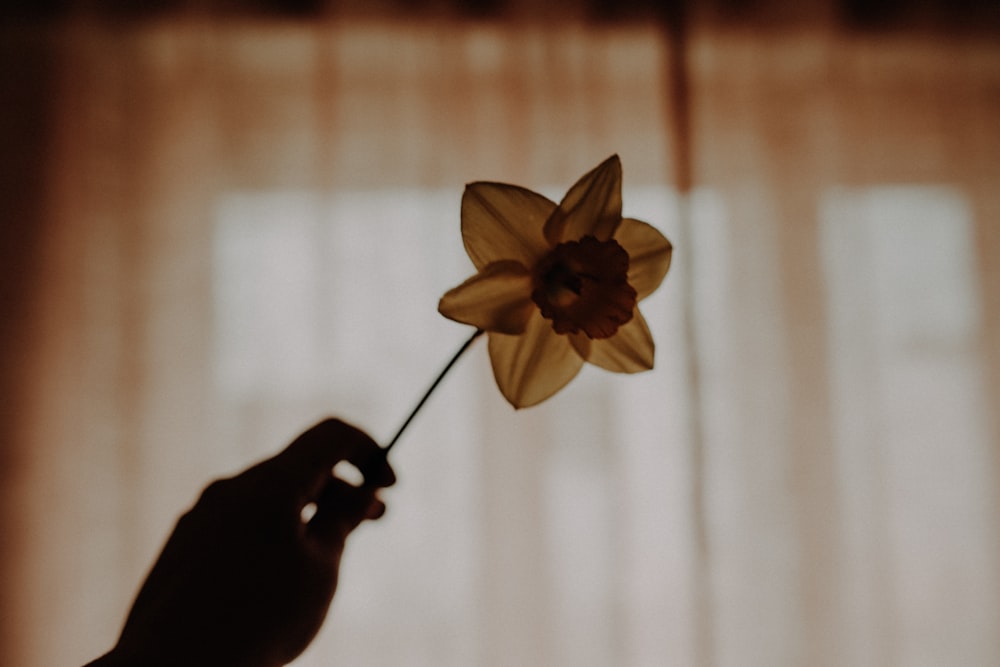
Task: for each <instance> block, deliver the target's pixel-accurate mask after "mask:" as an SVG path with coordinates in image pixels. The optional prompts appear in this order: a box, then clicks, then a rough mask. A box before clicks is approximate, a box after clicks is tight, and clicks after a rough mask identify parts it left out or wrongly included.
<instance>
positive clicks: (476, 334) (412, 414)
mask: <svg viewBox="0 0 1000 667" xmlns="http://www.w3.org/2000/svg"><path fill="white" fill-rule="evenodd" d="M484 333H485V332H484V331H483V330H482V329H476V331H475V332H474V333H473V334H472V336H470V337H469V340H467V341H465V343H463V344H462V347H460V348H458V352H456V353H455V356H453V357H452V358H451V360H450V361H449V362H448V363H447V364H445V366H444V369H442V371H441V373H439V374H438V376H437V378H436V379H435V380H434V382H432V383H431V386H430V387H428V389H427V391H426V392H425V393H424V395H423V398H421V399H420V401H419V402H418V403H417V407H415V408H413V411H412V412H410V416H409V417H407V418H406V421H404V422H403V425H402V426H400V427H399V430H398V431H396V435H394V436H393V437H392V440H390V441H389V444H388V445H386V446H385V448H384V449H383V450H382V451H384V452H385V453H386V454H388V453H389V450H390V449H392V447H393V445H395V444H396V441H397V440H399V436H401V435H403V431H405V430H406V427H407V426H409V425H410V422H411V421H413V418H414V417H416V416H417V413H418V412H420V408H422V407H424V403H426V402H427V399H428V398H430V397H431V394H432V393H434V390H435V389H437V386H438V385H439V384H441V380H443V379H444V376H445V375H447V374H448V371H450V370H451V367H452V366H454V365H455V362H456V361H458V358H459V357H461V356H462V354H464V353H465V351H466V350H468V349H469V346H470V345H472V341H474V340H476V339H477V338H479V337H480V336H481V335H483V334H484Z"/></svg>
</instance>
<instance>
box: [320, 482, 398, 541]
mask: <svg viewBox="0 0 1000 667" xmlns="http://www.w3.org/2000/svg"><path fill="white" fill-rule="evenodd" d="M384 513H385V503H383V502H382V501H381V500H379V499H378V498H377V497H376V490H375V489H374V488H372V487H356V486H352V485H351V484H349V483H348V482H345V481H343V480H341V479H337V478H333V479H331V480H330V481H329V483H328V484H327V485H326V486H325V487H324V488H323V491H322V493H321V494H320V496H319V498H318V499H317V501H316V514H315V515H313V517H312V519H310V521H309V524H308V526H307V532H308V533H309V534H310V535H312V536H313V537H315V538H317V539H319V540H321V541H323V542H327V543H336V544H340V543H342V542H343V540H344V539H345V538H346V537H347V535H348V534H349V533H350V532H351V531H352V530H354V529H355V528H357V527H358V525H359V524H360V523H361V522H362V521H364V520H366V519H377V518H379V517H381V516H382V515H383V514H384Z"/></svg>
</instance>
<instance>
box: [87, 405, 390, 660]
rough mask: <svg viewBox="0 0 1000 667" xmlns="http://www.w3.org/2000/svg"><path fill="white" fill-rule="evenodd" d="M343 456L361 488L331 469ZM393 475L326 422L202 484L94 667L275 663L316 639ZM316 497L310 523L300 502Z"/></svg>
mask: <svg viewBox="0 0 1000 667" xmlns="http://www.w3.org/2000/svg"><path fill="white" fill-rule="evenodd" d="M342 460H346V461H348V462H350V463H351V464H353V465H354V466H355V467H357V468H358V470H360V471H361V473H362V474H363V475H364V483H363V484H362V485H361V486H358V487H355V486H352V485H351V484H349V483H348V482H346V481H344V480H341V479H339V478H337V477H335V476H334V475H333V472H332V469H333V467H334V465H336V464H337V463H338V462H340V461H342ZM393 482H395V476H394V474H393V472H392V469H391V468H390V467H389V464H388V463H387V462H386V459H385V455H384V453H383V452H382V451H381V450H380V449H379V448H378V446H377V445H376V444H375V442H374V441H372V440H371V438H369V437H368V436H366V435H365V434H364V433H362V432H361V431H359V430H357V429H355V428H353V427H351V426H348V425H347V424H345V423H343V422H341V421H337V420H329V421H325V422H322V423H321V424H319V425H317V426H315V427H313V428H312V429H310V430H309V431H307V432H306V433H304V434H302V435H301V436H300V437H299V438H298V439H297V440H295V442H293V443H292V444H291V445H289V447H288V448H287V449H286V450H285V451H283V452H281V453H280V454H278V455H277V456H275V457H274V458H271V459H268V460H266V461H263V462H262V463H259V464H257V465H255V466H253V467H252V468H250V469H248V470H246V471H245V472H243V473H241V474H239V475H237V476H236V477H232V478H230V479H224V480H219V481H217V482H214V483H212V484H211V485H210V486H209V487H208V488H207V489H205V491H204V493H203V494H202V496H201V498H200V499H199V500H198V503H197V504H196V505H195V506H194V507H193V508H192V509H191V510H190V511H189V512H188V513H187V514H185V515H184V516H183V517H181V519H180V521H179V522H178V523H177V526H176V528H175V529H174V532H173V534H172V535H171V537H170V540H169V541H168V542H167V544H166V546H165V547H164V548H163V552H162V553H161V554H160V557H159V559H158V560H157V562H156V565H155V566H154V567H153V569H152V571H151V572H150V573H149V577H148V578H147V579H146V582H145V584H144V585H143V587H142V589H141V590H140V592H139V595H138V597H137V598H136V600H135V603H134V605H133V607H132V610H131V612H130V613H129V616H128V620H127V621H126V624H125V628H124V630H123V631H122V635H121V638H120V639H119V641H118V645H117V646H116V647H115V649H114V650H113V651H112V652H111V653H109V654H108V655H106V656H105V657H104V658H101V659H99V660H97V661H96V662H93V663H91V667H98V666H100V667H116V666H118V665H128V666H129V667H132V666H135V667H139V666H140V665H141V666H142V667H158V666H160V665H163V666H167V665H170V666H171V667H202V666H204V667H237V666H238V667H274V666H276V665H284V664H287V663H288V662H291V661H292V660H294V659H295V658H296V657H297V656H298V655H299V654H300V653H302V651H303V650H305V648H306V647H307V646H308V645H309V642H311V641H312V639H313V638H314V637H315V636H316V633H317V632H318V631H319V628H320V626H321V625H322V623H323V619H324V618H325V616H326V613H327V609H328V608H329V606H330V602H331V601H332V599H333V593H334V590H335V589H336V587H337V573H338V568H339V565H340V557H341V553H342V551H343V548H344V541H345V539H346V538H347V535H348V534H349V533H350V532H351V531H352V530H353V529H354V528H355V527H356V526H357V525H358V524H360V523H361V522H362V521H364V520H365V519H376V518H378V517H380V516H381V515H382V514H383V512H384V511H385V505H384V504H383V503H382V502H381V501H380V500H379V499H378V498H377V497H376V492H377V490H378V489H379V488H380V487H384V486H389V485H391V484H393ZM310 503H315V506H316V512H315V514H314V515H313V516H312V518H311V519H310V520H309V521H308V522H305V521H304V520H303V518H302V516H303V514H302V510H303V508H304V507H306V506H307V505H309V504H310Z"/></svg>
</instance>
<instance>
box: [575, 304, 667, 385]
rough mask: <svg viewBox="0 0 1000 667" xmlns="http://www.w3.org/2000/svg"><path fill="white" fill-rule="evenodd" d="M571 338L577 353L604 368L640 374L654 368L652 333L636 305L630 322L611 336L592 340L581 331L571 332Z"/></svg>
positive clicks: (615, 371) (616, 371)
mask: <svg viewBox="0 0 1000 667" xmlns="http://www.w3.org/2000/svg"><path fill="white" fill-rule="evenodd" d="M570 341H571V342H572V344H573V348H574V349H575V350H576V351H577V352H578V353H579V354H580V356H582V357H583V358H584V359H586V360H587V361H588V362H589V363H591V364H594V365H595V366H600V367H601V368H603V369H604V370H608V371H612V372H614V373H639V372H640V371H648V370H649V369H651V368H652V367H653V352H654V347H655V346H654V345H653V335H652V334H651V333H650V332H649V327H648V326H646V320H645V319H644V318H643V317H642V313H640V312H639V309H638V308H636V310H635V312H634V313H633V314H632V319H631V320H630V321H629V323H628V324H626V325H624V326H623V327H621V328H620V329H618V333H616V334H615V335H614V336H612V337H611V338H602V339H599V340H591V339H589V338H587V337H586V336H585V335H583V334H574V335H573V336H570Z"/></svg>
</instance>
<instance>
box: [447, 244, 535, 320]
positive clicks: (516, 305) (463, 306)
mask: <svg viewBox="0 0 1000 667" xmlns="http://www.w3.org/2000/svg"><path fill="white" fill-rule="evenodd" d="M534 309H535V304H534V303H533V302H532V300H531V272H530V271H528V269H526V268H525V267H524V265H522V264H521V263H520V262H515V261H513V260H507V261H503V262H493V263H492V264H487V265H486V266H485V267H484V268H483V270H482V271H480V272H479V273H477V274H476V275H474V276H472V277H471V278H469V279H468V280H466V281H465V282H464V283H462V284H461V285H459V286H458V287H455V288H453V289H451V290H448V292H446V293H445V295H444V296H443V297H441V301H439V302H438V312H439V313H441V314H442V315H444V316H445V317H447V318H448V319H451V320H455V321H456V322H462V323H463V324H471V325H472V326H474V327H478V328H480V329H483V330H484V331H497V332H500V333H505V334H520V333H522V332H523V331H524V327H525V325H527V323H528V318H529V317H531V313H532V311H533V310H534Z"/></svg>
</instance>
